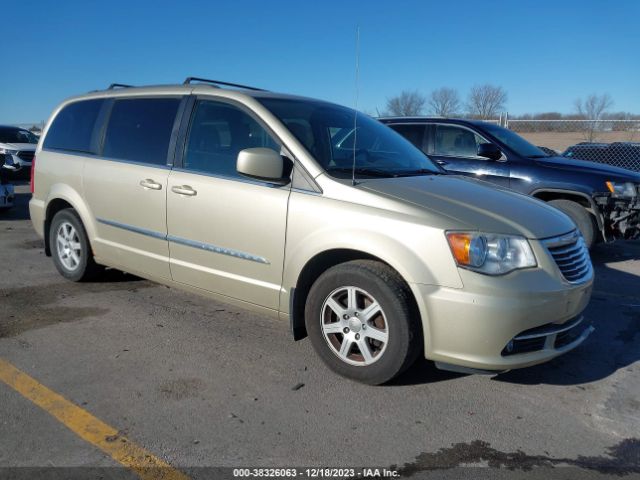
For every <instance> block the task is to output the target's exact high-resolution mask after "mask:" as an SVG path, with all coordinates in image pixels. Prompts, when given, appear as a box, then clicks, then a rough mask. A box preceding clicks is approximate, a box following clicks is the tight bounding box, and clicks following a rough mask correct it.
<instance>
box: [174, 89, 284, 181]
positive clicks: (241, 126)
mask: <svg viewBox="0 0 640 480" xmlns="http://www.w3.org/2000/svg"><path fill="white" fill-rule="evenodd" d="M256 147H265V148H271V149H273V150H275V151H276V152H280V145H279V143H278V142H276V141H275V140H274V139H273V138H272V137H271V135H270V134H269V133H268V132H267V131H266V130H265V129H264V128H263V127H262V126H261V125H260V124H259V123H258V122H257V121H256V120H255V119H254V118H253V117H252V116H251V115H249V114H248V113H246V112H244V111H243V110H240V109H239V108H237V107H235V106H233V105H229V104H226V103H221V102H214V101H209V100H201V101H199V102H198V103H197V104H196V108H195V112H194V114H193V117H192V120H191V126H190V129H189V135H188V138H187V143H186V149H185V153H184V160H183V168H185V169H187V170H194V171H197V172H203V173H210V174H213V175H220V176H224V177H231V178H245V177H242V176H241V175H240V174H239V173H238V172H237V171H236V162H237V159H238V153H240V151H241V150H244V149H245V148H256Z"/></svg>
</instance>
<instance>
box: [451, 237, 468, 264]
mask: <svg viewBox="0 0 640 480" xmlns="http://www.w3.org/2000/svg"><path fill="white" fill-rule="evenodd" d="M447 240H448V241H449V246H450V247H451V252H453V256H454V257H455V259H456V262H458V263H459V264H460V265H469V263H470V262H469V248H470V247H471V235H469V234H468V233H455V232H452V233H447Z"/></svg>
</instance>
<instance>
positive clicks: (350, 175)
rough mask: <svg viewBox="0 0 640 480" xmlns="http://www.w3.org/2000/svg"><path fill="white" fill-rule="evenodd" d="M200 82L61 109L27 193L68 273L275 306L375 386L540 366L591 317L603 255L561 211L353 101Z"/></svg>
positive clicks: (109, 95)
mask: <svg viewBox="0 0 640 480" xmlns="http://www.w3.org/2000/svg"><path fill="white" fill-rule="evenodd" d="M195 81H200V82H202V80H200V79H195V80H194V79H191V78H188V79H187V80H186V81H185V83H184V84H183V85H175V86H162V87H146V88H119V89H116V88H112V89H107V90H104V91H99V92H93V93H90V94H87V95H82V96H79V97H74V98H71V99H69V100H66V101H65V102H63V103H62V104H61V105H60V106H59V107H58V108H56V110H55V111H54V112H53V115H52V116H51V118H50V120H49V122H48V123H47V126H46V128H45V130H44V136H43V140H42V141H41V142H40V145H39V147H38V151H37V155H36V158H37V160H36V162H35V167H34V169H33V172H34V177H33V182H32V185H33V197H32V200H31V202H30V204H29V209H30V213H31V219H32V221H33V225H34V227H35V230H36V232H37V233H38V234H39V235H40V236H41V237H43V238H44V239H45V246H46V248H45V251H46V254H47V255H50V256H52V257H53V262H54V264H55V266H56V268H57V269H58V271H59V272H60V274H61V275H62V276H63V277H65V278H67V279H69V280H73V281H81V280H86V279H89V278H95V276H96V275H98V274H99V272H100V270H101V266H109V267H113V268H117V269H121V270H124V271H127V272H131V273H134V274H136V275H139V276H142V277H145V278H148V279H152V280H155V281H158V282H160V283H163V284H167V285H172V286H176V287H180V288H184V289H187V290H190V291H193V292H198V293H201V294H204V295H208V296H211V297H212V298H216V299H218V300H221V301H224V302H228V303H232V304H235V305H239V306H242V307H245V308H248V309H251V310H254V311H256V312H260V313H262V314H265V315H271V316H274V317H277V318H280V319H282V320H284V321H287V322H289V323H290V325H291V330H292V332H293V336H294V338H295V339H300V338H303V337H304V336H306V335H308V336H309V337H310V340H311V343H312V344H313V346H314V348H315V349H316V351H317V353H318V354H319V356H320V357H321V358H322V359H323V360H324V362H325V363H326V364H327V365H328V366H329V367H330V368H332V369H333V370H334V371H336V372H338V373H340V374H342V375H344V376H347V377H349V378H352V379H355V380H358V381H361V382H366V383H370V384H379V383H383V382H386V381H388V380H390V379H392V378H393V377H395V376H396V375H398V374H399V373H400V372H402V371H403V370H405V369H406V368H407V367H408V366H409V365H411V364H412V363H413V361H414V359H415V358H416V357H417V356H418V355H422V356H424V357H426V358H429V359H432V360H434V361H436V362H437V363H436V365H438V367H440V368H444V369H458V370H459V369H462V370H464V371H484V372H486V371H490V372H498V371H503V370H507V369H512V368H518V367H524V366H528V365H533V364H537V363H541V362H544V361H546V360H549V359H551V358H554V357H556V356H558V355H560V354H563V353H565V352H567V351H569V350H571V349H573V348H574V347H576V346H577V345H579V344H580V343H582V341H583V340H584V339H585V338H586V337H587V336H588V335H589V334H590V333H591V331H592V327H591V326H590V325H589V322H588V321H587V320H585V319H584V317H583V315H582V312H583V310H584V309H585V307H586V305H587V303H588V302H589V298H590V296H591V290H592V284H593V268H592V265H591V261H590V259H589V254H588V251H587V249H586V248H585V245H584V241H583V239H582V237H581V236H580V234H579V233H578V232H577V231H576V229H575V226H574V224H573V222H571V220H570V219H569V218H568V217H567V216H566V215H564V214H563V213H562V212H560V211H558V210H556V209H555V208H551V207H549V206H547V205H545V204H543V203H541V202H538V201H536V200H534V199H532V198H530V197H526V196H524V195H519V194H517V193H514V192H510V191H507V190H500V189H495V188H492V187H491V186H489V185H487V184H486V183H484V182H479V181H476V180H474V179H469V178H462V177H456V176H452V175H446V174H444V171H443V170H442V169H441V168H440V167H439V166H438V165H437V164H435V163H433V162H432V161H431V160H430V159H429V158H427V157H426V156H425V155H423V154H422V153H421V152H420V151H419V150H417V149H416V148H414V147H413V146H412V145H411V144H410V143H409V142H407V141H406V140H404V139H403V138H402V137H401V136H400V135H398V134H396V133H395V132H393V130H391V129H389V128H387V127H385V126H384V125H382V124H381V123H379V122H377V121H375V120H374V119H371V118H370V117H368V116H366V115H362V114H357V116H356V112H355V111H354V110H352V109H349V108H346V107H341V106H338V105H334V104H331V103H327V102H323V101H319V100H313V99H308V98H301V97H295V96H289V95H283V94H274V93H269V92H265V91H261V90H258V89H255V88H251V87H242V86H239V85H233V84H225V83H222V82H215V81H205V83H204V84H203V83H194V82H195ZM227 86H231V87H234V88H235V89H233V88H222V87H227ZM354 122H355V123H357V135H356V136H357V139H353V137H351V138H347V137H348V136H345V135H344V134H345V132H348V130H349V128H352V126H353V125H354ZM354 165H355V167H354ZM212 348H215V347H212Z"/></svg>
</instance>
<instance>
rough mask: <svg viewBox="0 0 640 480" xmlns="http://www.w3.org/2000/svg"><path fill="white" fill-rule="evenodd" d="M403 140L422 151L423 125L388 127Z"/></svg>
mask: <svg viewBox="0 0 640 480" xmlns="http://www.w3.org/2000/svg"><path fill="white" fill-rule="evenodd" d="M389 126H390V127H391V128H393V129H394V130H395V131H396V132H398V133H399V134H400V135H402V136H403V137H404V138H406V139H407V140H409V141H410V142H411V143H413V144H414V145H415V146H416V147H418V148H419V149H420V150H423V151H424V150H425V149H424V129H425V125H389Z"/></svg>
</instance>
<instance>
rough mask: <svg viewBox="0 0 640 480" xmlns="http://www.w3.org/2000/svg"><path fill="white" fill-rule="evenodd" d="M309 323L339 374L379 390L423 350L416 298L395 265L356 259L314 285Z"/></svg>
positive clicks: (307, 314)
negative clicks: (414, 299)
mask: <svg viewBox="0 0 640 480" xmlns="http://www.w3.org/2000/svg"><path fill="white" fill-rule="evenodd" d="M305 323H306V327H307V332H308V334H309V338H310V340H311V343H312V344H313V347H314V349H315V350H316V352H317V353H318V355H319V356H320V358H322V360H323V361H324V362H325V363H326V364H327V365H328V366H329V367H330V368H331V369H332V370H333V371H335V372H337V373H339V374H340V375H343V376H345V377H348V378H351V379H354V380H357V381H360V382H363V383H368V384H371V385H379V384H381V383H385V382H388V381H389V380H391V379H392V378H394V377H396V376H397V375H399V374H400V373H402V372H403V371H404V370H405V369H406V368H408V367H409V366H410V365H411V364H412V363H413V362H414V361H415V359H416V357H417V355H418V354H419V352H420V348H421V338H422V335H421V328H420V324H419V322H418V315H417V312H416V309H415V307H414V302H413V301H412V297H411V293H410V291H409V288H408V287H407V285H406V283H405V282H404V281H403V280H402V278H401V277H400V276H399V275H398V273H397V272H395V271H394V270H393V269H391V268H390V267H389V266H387V265H385V264H383V263H380V262H375V261H371V260H355V261H351V262H347V263H343V264H340V265H337V266H335V267H332V268H330V269H329V270H327V271H326V272H324V273H323V274H322V275H321V276H320V277H319V278H318V279H317V280H316V282H315V283H314V284H313V286H312V287H311V291H310V292H309V296H308V297H307V303H306V308H305Z"/></svg>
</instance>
